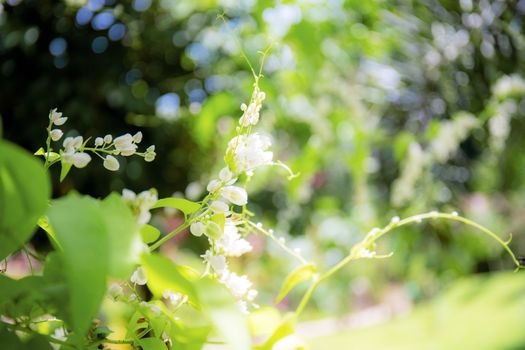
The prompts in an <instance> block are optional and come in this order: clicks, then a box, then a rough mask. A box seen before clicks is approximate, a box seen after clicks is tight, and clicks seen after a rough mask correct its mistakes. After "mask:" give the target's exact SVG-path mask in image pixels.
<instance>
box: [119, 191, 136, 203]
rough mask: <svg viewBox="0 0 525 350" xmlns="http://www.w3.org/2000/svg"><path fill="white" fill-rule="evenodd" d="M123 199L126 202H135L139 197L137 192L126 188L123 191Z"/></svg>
mask: <svg viewBox="0 0 525 350" xmlns="http://www.w3.org/2000/svg"><path fill="white" fill-rule="evenodd" d="M122 198H123V199H124V200H125V201H128V202H133V201H134V200H135V199H137V195H136V194H135V192H133V191H131V190H128V189H127V188H125V189H123V190H122Z"/></svg>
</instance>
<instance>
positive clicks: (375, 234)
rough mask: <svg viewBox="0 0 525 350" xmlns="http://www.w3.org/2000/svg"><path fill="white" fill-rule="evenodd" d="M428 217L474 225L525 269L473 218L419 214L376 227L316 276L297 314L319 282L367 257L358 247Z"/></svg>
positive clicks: (504, 243)
mask: <svg viewBox="0 0 525 350" xmlns="http://www.w3.org/2000/svg"><path fill="white" fill-rule="evenodd" d="M428 219H445V220H450V221H457V222H461V223H463V224H466V225H468V226H472V227H474V228H476V229H478V230H480V231H481V232H483V233H485V234H486V235H488V236H489V237H491V238H493V239H494V240H496V241H497V242H498V243H499V244H500V245H502V246H503V248H504V249H505V250H506V251H507V253H508V254H509V255H510V256H511V258H512V261H513V262H514V264H515V265H516V267H517V270H520V269H525V266H524V265H521V263H520V262H519V261H518V259H517V258H516V256H515V255H514V253H513V252H512V250H511V249H510V248H509V246H508V242H505V241H503V240H502V239H501V238H500V237H499V236H498V235H496V234H495V233H494V232H492V231H491V230H489V229H487V228H486V227H484V226H481V225H480V224H478V223H476V222H474V221H472V220H469V219H467V218H464V217H462V216H459V215H457V214H448V213H438V212H430V213H424V214H418V215H413V216H409V217H408V218H405V219H402V220H399V221H397V222H396V221H391V222H390V223H389V224H388V225H387V226H385V227H384V228H382V229H374V230H372V231H370V232H369V233H368V234H367V235H366V236H365V238H364V239H363V241H361V242H360V243H358V244H356V245H355V246H354V247H353V248H352V250H351V251H350V254H348V255H347V256H346V257H345V258H343V259H342V260H341V261H339V262H338V263H337V264H335V265H334V266H333V267H331V268H330V269H329V270H328V271H326V272H324V273H323V274H321V275H320V276H318V278H315V277H314V280H313V281H312V283H311V284H310V286H309V287H308V290H307V291H306V292H305V294H304V295H303V297H302V299H301V301H300V302H299V305H298V306H297V309H296V310H295V314H296V315H297V316H299V315H300V314H301V312H302V311H303V310H304V308H305V306H306V305H307V304H308V302H309V301H310V299H311V297H312V295H313V293H314V291H315V289H316V288H317V286H318V285H319V284H321V282H323V281H324V280H326V279H328V278H329V277H331V276H332V275H333V274H335V273H336V272H337V271H339V270H341V269H342V268H343V267H345V266H346V265H348V264H349V263H350V262H351V261H353V260H357V259H361V258H365V257H363V256H361V255H359V254H356V253H355V252H356V248H357V249H359V248H360V247H363V248H364V246H365V245H367V246H369V245H371V244H373V243H374V242H375V241H376V240H378V239H379V238H381V237H383V236H384V235H385V234H387V233H389V232H390V231H392V230H394V229H396V228H398V227H401V226H405V225H408V224H411V223H420V222H421V221H423V220H428ZM371 258H374V257H371ZM376 258H379V257H376Z"/></svg>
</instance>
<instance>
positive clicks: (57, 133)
mask: <svg viewBox="0 0 525 350" xmlns="http://www.w3.org/2000/svg"><path fill="white" fill-rule="evenodd" d="M49 134H50V136H51V140H53V141H58V140H60V139H61V138H62V135H64V133H63V132H62V130H60V129H53V130H51V132H50V133H49Z"/></svg>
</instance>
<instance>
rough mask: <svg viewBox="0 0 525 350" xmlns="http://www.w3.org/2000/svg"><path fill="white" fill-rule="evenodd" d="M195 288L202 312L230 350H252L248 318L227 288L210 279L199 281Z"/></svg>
mask: <svg viewBox="0 0 525 350" xmlns="http://www.w3.org/2000/svg"><path fill="white" fill-rule="evenodd" d="M195 286H196V289H197V294H198V297H199V303H200V305H201V309H202V312H203V313H204V314H205V315H206V316H207V317H208V318H209V320H210V321H211V323H212V324H213V326H214V327H215V329H216V330H217V332H219V333H220V334H221V335H222V337H223V338H224V340H225V341H226V343H228V345H229V347H228V349H233V350H248V349H251V348H252V346H251V340H250V334H249V332H248V325H247V322H246V318H245V317H244V315H243V314H242V313H241V311H240V310H239V306H238V305H237V302H236V300H235V299H234V297H233V296H232V295H231V293H230V292H229V291H228V290H227V289H226V287H224V286H223V285H222V284H219V282H217V281H214V280H211V279H209V278H203V279H200V280H198V281H197V283H196V284H195Z"/></svg>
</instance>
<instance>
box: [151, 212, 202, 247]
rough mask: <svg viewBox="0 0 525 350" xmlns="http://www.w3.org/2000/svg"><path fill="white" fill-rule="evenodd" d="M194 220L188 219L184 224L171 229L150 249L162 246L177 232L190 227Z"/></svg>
mask: <svg viewBox="0 0 525 350" xmlns="http://www.w3.org/2000/svg"><path fill="white" fill-rule="evenodd" d="M192 221H193V220H190V221H186V222H185V223H183V224H182V225H180V226H179V227H177V228H176V229H175V230H173V231H171V232H170V233H168V234H167V235H166V236H164V237H162V238H161V239H159V240H158V241H157V242H155V243H153V244H152V245H151V246H150V247H149V250H150V252H152V251H154V250H155V249H157V248H158V247H160V246H161V245H163V244H164V243H166V241H167V240H169V239H170V238H172V237H173V236H175V235H176V234H177V233H180V232H181V231H182V230H184V229H186V228H188V227H189V226H190V225H191V224H192V223H193V222H192Z"/></svg>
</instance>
